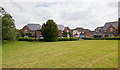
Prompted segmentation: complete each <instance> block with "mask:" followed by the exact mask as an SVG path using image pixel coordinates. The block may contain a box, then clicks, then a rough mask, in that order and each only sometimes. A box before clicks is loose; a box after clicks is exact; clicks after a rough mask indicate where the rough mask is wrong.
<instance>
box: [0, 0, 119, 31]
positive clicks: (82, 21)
mask: <svg viewBox="0 0 120 70" xmlns="http://www.w3.org/2000/svg"><path fill="white" fill-rule="evenodd" d="M0 4H1V5H2V6H3V7H4V8H5V9H6V10H7V12H8V13H10V14H11V15H12V16H13V17H14V19H15V21H16V22H15V23H16V26H17V28H19V29H20V28H22V27H23V26H24V25H26V24H28V22H36V23H40V24H41V25H42V23H44V22H46V21H47V20H48V19H53V20H54V21H55V22H56V23H57V24H62V25H65V26H69V27H70V28H71V29H73V28H76V27H84V28H88V29H91V30H94V29H95V28H96V27H98V26H103V25H104V24H105V22H110V21H116V20H117V18H118V17H117V16H118V11H117V4H118V0H114V1H113V0H104V1H102V0H59V1H58V0H47V1H46V0H3V1H2V2H1V3H0Z"/></svg>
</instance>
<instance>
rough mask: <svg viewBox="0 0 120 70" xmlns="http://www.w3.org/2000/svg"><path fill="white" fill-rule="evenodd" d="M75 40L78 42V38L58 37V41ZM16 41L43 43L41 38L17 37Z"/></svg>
mask: <svg viewBox="0 0 120 70" xmlns="http://www.w3.org/2000/svg"><path fill="white" fill-rule="evenodd" d="M75 40H79V38H73V37H70V38H67V37H63V38H62V37H59V38H58V41H75ZM18 41H44V39H41V38H24V37H19V38H18Z"/></svg>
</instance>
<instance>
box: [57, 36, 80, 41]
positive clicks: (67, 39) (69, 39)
mask: <svg viewBox="0 0 120 70" xmlns="http://www.w3.org/2000/svg"><path fill="white" fill-rule="evenodd" d="M75 40H79V38H74V37H70V38H68V37H60V38H58V41H75Z"/></svg>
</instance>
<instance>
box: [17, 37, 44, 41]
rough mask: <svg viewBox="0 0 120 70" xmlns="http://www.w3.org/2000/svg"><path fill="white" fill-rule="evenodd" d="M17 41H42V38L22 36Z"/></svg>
mask: <svg viewBox="0 0 120 70" xmlns="http://www.w3.org/2000/svg"><path fill="white" fill-rule="evenodd" d="M18 41H44V39H41V38H24V37H19V38H18Z"/></svg>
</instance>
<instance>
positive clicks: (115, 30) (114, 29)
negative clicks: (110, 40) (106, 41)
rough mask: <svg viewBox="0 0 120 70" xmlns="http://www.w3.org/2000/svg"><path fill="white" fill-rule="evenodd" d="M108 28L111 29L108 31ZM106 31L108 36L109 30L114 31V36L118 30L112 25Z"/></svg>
mask: <svg viewBox="0 0 120 70" xmlns="http://www.w3.org/2000/svg"><path fill="white" fill-rule="evenodd" d="M110 28H113V31H110ZM106 31H107V36H108V37H109V33H110V32H112V33H114V36H118V30H117V29H116V28H115V27H114V26H112V25H111V26H110V27H109V28H108V29H107V30H106Z"/></svg>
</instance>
